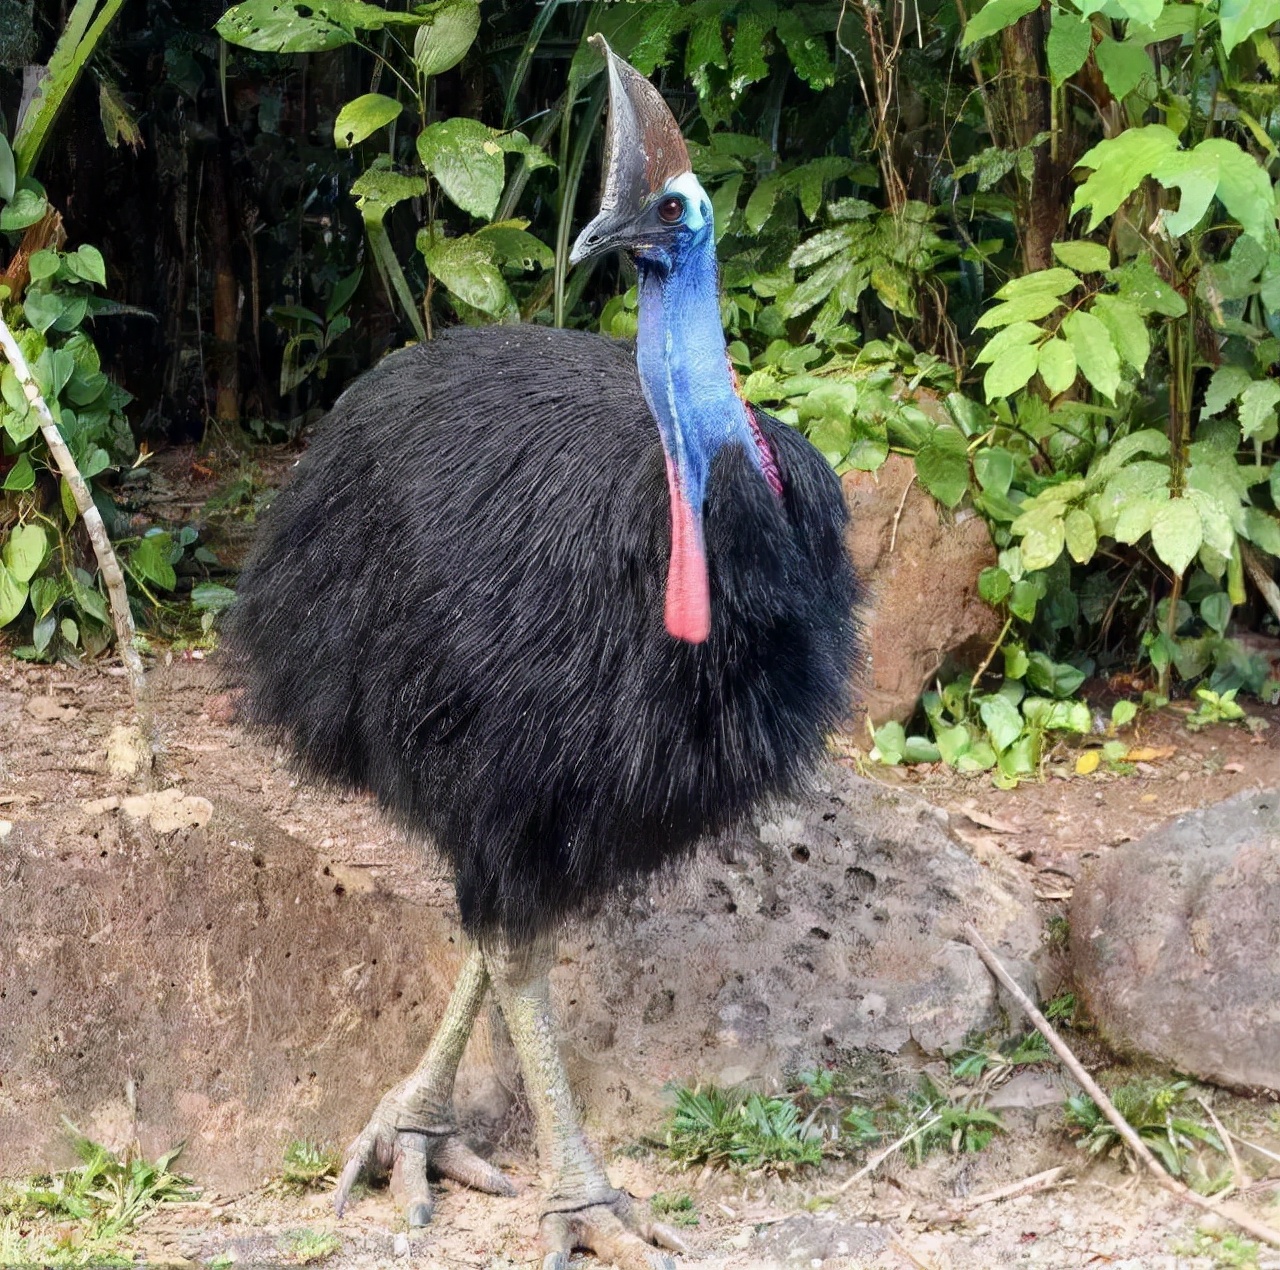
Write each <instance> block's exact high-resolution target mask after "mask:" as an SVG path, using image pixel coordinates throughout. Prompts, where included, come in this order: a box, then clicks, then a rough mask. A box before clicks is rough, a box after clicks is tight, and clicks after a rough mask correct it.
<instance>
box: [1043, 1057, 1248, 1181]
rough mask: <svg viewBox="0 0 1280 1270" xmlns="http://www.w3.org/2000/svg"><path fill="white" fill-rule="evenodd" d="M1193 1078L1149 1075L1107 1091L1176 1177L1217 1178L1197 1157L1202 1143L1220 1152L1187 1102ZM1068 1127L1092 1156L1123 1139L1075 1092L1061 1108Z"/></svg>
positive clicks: (1109, 1149)
mask: <svg viewBox="0 0 1280 1270" xmlns="http://www.w3.org/2000/svg"><path fill="white" fill-rule="evenodd" d="M1190 1088H1191V1082H1190V1081H1186V1080H1178V1081H1167V1080H1159V1079H1147V1080H1138V1081H1131V1082H1130V1083H1128V1084H1125V1085H1121V1086H1119V1088H1117V1089H1115V1090H1113V1091H1112V1092H1111V1100H1112V1102H1113V1103H1114V1104H1115V1107H1116V1110H1117V1111H1118V1112H1119V1113H1120V1114H1121V1115H1122V1116H1123V1117H1124V1118H1125V1120H1127V1121H1128V1122H1129V1124H1130V1125H1131V1126H1132V1128H1133V1129H1134V1131H1135V1132H1136V1133H1137V1134H1138V1136H1139V1137H1140V1138H1141V1139H1142V1141H1143V1142H1144V1143H1145V1144H1146V1146H1147V1147H1148V1148H1149V1149H1150V1150H1151V1152H1152V1153H1153V1154H1154V1155H1155V1156H1156V1158H1157V1159H1158V1160H1159V1161H1160V1163H1161V1164H1163V1165H1164V1167H1165V1168H1166V1169H1167V1170H1168V1172H1169V1173H1170V1174H1172V1175H1173V1176H1174V1177H1182V1178H1187V1177H1191V1178H1193V1179H1196V1178H1197V1175H1198V1180H1201V1181H1205V1182H1208V1183H1209V1184H1210V1185H1212V1184H1213V1183H1214V1181H1215V1179H1214V1178H1213V1177H1211V1176H1210V1175H1209V1174H1208V1172H1207V1171H1206V1170H1205V1169H1204V1167H1203V1163H1202V1161H1201V1159H1200V1151H1201V1149H1202V1148H1205V1147H1207V1148H1209V1149H1210V1150H1211V1151H1215V1152H1218V1153H1219V1154H1224V1148H1223V1145H1222V1141H1221V1139H1220V1138H1219V1137H1218V1134H1217V1132H1216V1131H1215V1130H1214V1129H1213V1128H1211V1127H1210V1126H1209V1125H1208V1124H1207V1123H1206V1122H1205V1120H1204V1119H1203V1118H1202V1117H1199V1116H1193V1115H1191V1114H1190V1113H1189V1109H1187V1107H1186V1102H1187V1096H1188V1095H1187V1091H1188V1090H1189V1089H1190ZM1064 1118H1065V1120H1066V1125H1067V1132H1068V1133H1070V1134H1072V1135H1073V1136H1074V1137H1076V1138H1078V1139H1079V1145H1080V1146H1082V1147H1084V1148H1085V1149H1086V1150H1087V1151H1088V1152H1089V1153H1090V1154H1091V1155H1103V1154H1109V1153H1112V1152H1114V1151H1116V1150H1117V1149H1118V1148H1121V1147H1123V1145H1124V1140H1123V1139H1122V1138H1121V1137H1120V1134H1119V1133H1118V1132H1117V1131H1116V1129H1115V1127H1114V1126H1113V1125H1112V1124H1111V1123H1110V1121H1108V1120H1107V1119H1106V1117H1105V1116H1103V1114H1102V1112H1101V1110H1100V1109H1099V1108H1098V1105H1097V1103H1095V1102H1094V1101H1093V1099H1092V1098H1090V1097H1089V1096H1088V1095H1087V1094H1073V1095H1072V1096H1071V1097H1070V1098H1068V1099H1067V1103H1066V1108H1065V1112H1064Z"/></svg>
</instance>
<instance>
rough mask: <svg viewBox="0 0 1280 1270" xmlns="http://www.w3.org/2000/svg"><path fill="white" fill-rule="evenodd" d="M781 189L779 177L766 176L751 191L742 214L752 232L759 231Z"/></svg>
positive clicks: (770, 212) (770, 213)
mask: <svg viewBox="0 0 1280 1270" xmlns="http://www.w3.org/2000/svg"><path fill="white" fill-rule="evenodd" d="M782 190H783V186H782V178H781V177H778V176H767V177H765V178H764V180H762V181H760V182H758V183H757V185H756V187H755V189H754V190H752V191H751V196H750V197H749V198H748V199H747V206H746V208H745V209H744V210H743V213H742V214H743V216H744V217H746V221H747V228H748V229H749V230H750V231H751V232H752V233H753V234H756V233H759V232H760V230H761V229H763V228H764V223H765V221H767V220H768V219H769V217H770V216H772V215H773V207H774V204H775V203H776V202H777V201H778V195H779V194H781V193H782Z"/></svg>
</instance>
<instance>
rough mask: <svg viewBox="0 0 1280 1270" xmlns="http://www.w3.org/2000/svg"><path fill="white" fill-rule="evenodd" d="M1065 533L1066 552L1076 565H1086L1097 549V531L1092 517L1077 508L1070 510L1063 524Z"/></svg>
mask: <svg viewBox="0 0 1280 1270" xmlns="http://www.w3.org/2000/svg"><path fill="white" fill-rule="evenodd" d="M1063 528H1064V529H1065V531H1066V539H1067V550H1068V551H1069V552H1070V553H1071V558H1072V560H1074V561H1075V562H1076V564H1088V563H1089V561H1090V560H1092V559H1093V553H1094V552H1095V551H1097V549H1098V531H1097V528H1096V527H1095V526H1094V523H1093V517H1092V516H1090V515H1089V513H1088V512H1087V511H1084V510H1082V509H1081V508H1079V507H1074V508H1072V510H1071V511H1069V512H1068V513H1067V517H1066V520H1065V521H1064V522H1063Z"/></svg>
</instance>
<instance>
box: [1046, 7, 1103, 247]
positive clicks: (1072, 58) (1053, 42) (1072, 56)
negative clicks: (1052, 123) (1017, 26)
mask: <svg viewBox="0 0 1280 1270" xmlns="http://www.w3.org/2000/svg"><path fill="white" fill-rule="evenodd" d="M1092 47H1093V24H1092V23H1091V22H1090V21H1089V19H1088V18H1081V17H1077V16H1076V15H1075V14H1074V13H1072V12H1071V11H1070V10H1069V9H1054V10H1053V25H1052V26H1051V27H1050V28H1049V36H1048V38H1047V39H1046V40H1045V49H1044V52H1045V60H1046V61H1047V62H1048V64H1049V78H1050V79H1051V80H1052V81H1053V84H1054V86H1055V87H1057V86H1059V85H1061V84H1064V83H1066V81H1067V80H1069V79H1070V78H1071V77H1072V75H1074V74H1075V73H1076V71H1078V70H1079V69H1080V68H1081V67H1082V66H1083V65H1084V64H1085V62H1086V61H1087V60H1088V57H1089V50H1090V49H1091V48H1092ZM1063 264H1067V265H1071V261H1069V260H1064V261H1063ZM1071 267H1072V268H1073V269H1074V268H1075V267H1076V266H1075V265H1071Z"/></svg>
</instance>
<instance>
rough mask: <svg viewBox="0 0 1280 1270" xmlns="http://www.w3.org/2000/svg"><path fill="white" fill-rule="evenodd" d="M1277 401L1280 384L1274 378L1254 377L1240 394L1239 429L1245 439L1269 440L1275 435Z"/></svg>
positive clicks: (1279, 396)
mask: <svg viewBox="0 0 1280 1270" xmlns="http://www.w3.org/2000/svg"><path fill="white" fill-rule="evenodd" d="M1277 402H1280V384H1278V383H1276V381H1275V380H1274V379H1255V380H1254V381H1253V382H1252V383H1251V384H1249V386H1248V387H1247V388H1246V389H1245V390H1244V392H1242V393H1241V394H1240V431H1241V435H1242V436H1243V437H1244V439H1245V440H1246V441H1248V440H1250V439H1252V438H1253V437H1257V438H1258V439H1259V440H1262V441H1270V440H1271V439H1272V438H1273V437H1274V436H1275V435H1276V404H1277Z"/></svg>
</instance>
